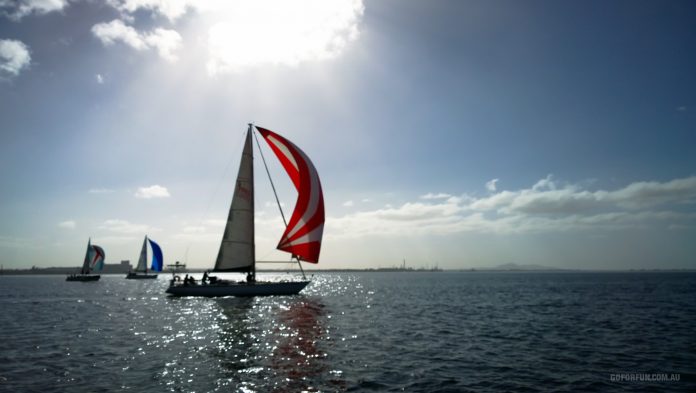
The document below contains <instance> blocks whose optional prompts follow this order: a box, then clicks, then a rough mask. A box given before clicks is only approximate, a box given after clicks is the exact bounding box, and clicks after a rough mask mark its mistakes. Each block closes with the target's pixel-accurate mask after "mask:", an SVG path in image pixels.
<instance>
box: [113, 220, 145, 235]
mask: <svg viewBox="0 0 696 393" xmlns="http://www.w3.org/2000/svg"><path fill="white" fill-rule="evenodd" d="M99 229H103V230H106V231H109V232H115V233H122V234H136V233H137V234H146V233H148V232H152V231H156V229H155V228H152V227H150V226H148V225H145V224H133V223H131V222H128V221H126V220H119V219H111V220H106V221H104V223H103V224H101V225H100V226H99Z"/></svg>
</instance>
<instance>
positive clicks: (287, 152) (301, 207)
mask: <svg viewBox="0 0 696 393" xmlns="http://www.w3.org/2000/svg"><path fill="white" fill-rule="evenodd" d="M253 128H254V126H253V125H251V124H249V129H248V131H247V134H246V140H245V143H244V150H243V151H242V159H241V163H240V166H239V173H238V175H237V182H236V186H235V190H234V195H233V197H232V205H231V206H230V212H229V215H228V218H227V224H226V226H225V232H224V233H223V236H222V241H221V243H220V250H219V252H218V256H217V260H216V262H215V267H214V268H213V270H212V272H218V273H228V272H239V273H246V280H242V281H232V280H222V279H219V278H218V277H215V276H208V272H206V273H205V274H204V275H203V279H202V280H200V281H197V280H194V279H193V278H189V277H188V275H187V277H186V279H184V280H183V281H182V280H181V278H180V277H179V276H177V275H175V276H174V278H173V279H172V280H171V282H170V286H169V288H168V289H167V293H169V294H171V295H174V296H208V297H213V296H269V295H294V294H297V293H299V292H300V291H301V290H302V289H304V288H305V287H306V286H307V284H309V280H307V279H306V278H305V277H304V271H302V276H303V279H302V280H298V281H279V282H261V281H257V280H256V263H257V262H256V259H255V254H256V249H255V248H256V247H255V242H254V166H253V148H252V134H253V133H254V131H253ZM255 128H256V129H257V130H258V132H259V133H260V134H261V136H262V137H263V138H264V139H265V140H266V142H268V144H269V146H270V147H271V150H273V152H274V153H275V154H276V156H277V157H278V159H279V161H280V162H281V164H282V165H283V167H284V168H285V171H286V172H287V173H288V175H289V177H290V179H291V180H292V182H293V184H294V185H295V188H296V189H297V192H298V197H297V202H296V204H295V210H294V212H293V213H292V216H291V218H290V221H289V222H286V228H285V232H284V234H283V236H282V237H281V240H280V242H279V243H278V247H277V248H278V249H279V250H281V251H285V252H288V253H290V254H291V255H292V258H293V259H294V260H295V261H297V263H298V266H299V267H300V269H302V265H301V262H310V263H318V262H319V252H320V250H321V238H322V235H323V232H324V196H323V193H322V190H321V183H320V181H319V175H318V174H317V171H316V169H315V168H314V165H313V164H312V162H311V161H310V160H309V158H308V157H307V155H305V153H304V152H303V151H302V150H300V149H299V148H298V147H297V146H295V145H294V144H293V143H292V142H290V141H288V140H287V139H285V138H283V137H282V136H280V135H278V134H276V133H274V132H272V131H269V130H267V129H264V128H261V127H255ZM257 142H258V139H257ZM260 148H261V146H259V149H260ZM261 157H262V159H263V153H262V154H261ZM264 165H265V160H264ZM266 170H267V171H268V168H266ZM269 178H270V176H269ZM271 185H273V183H272V182H271ZM273 189H274V192H275V187H273ZM277 200H278V197H277V195H276V201H277ZM278 207H279V208H280V203H279V204H278ZM281 215H282V209H281ZM283 221H285V216H283Z"/></svg>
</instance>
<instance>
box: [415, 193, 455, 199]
mask: <svg viewBox="0 0 696 393" xmlns="http://www.w3.org/2000/svg"><path fill="white" fill-rule="evenodd" d="M451 197H452V195H450V194H445V193H442V192H441V193H438V194H433V193H432V192H429V193H427V194H425V195H421V196H420V198H421V199H447V198H451Z"/></svg>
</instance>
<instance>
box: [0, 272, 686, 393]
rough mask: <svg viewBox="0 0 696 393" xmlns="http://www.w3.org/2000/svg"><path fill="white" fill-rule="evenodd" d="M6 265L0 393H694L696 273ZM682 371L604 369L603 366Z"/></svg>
mask: <svg viewBox="0 0 696 393" xmlns="http://www.w3.org/2000/svg"><path fill="white" fill-rule="evenodd" d="M166 278H167V277H166V276H162V277H160V280H156V281H149V280H144V281H135V280H125V279H123V277H122V276H103V277H102V279H101V281H99V282H96V283H78V282H65V281H64V279H65V278H64V277H63V276H37V277H32V276H29V277H18V276H1V277H0V391H8V392H15V391H21V392H26V391H36V392H63V391H70V392H110V391H120V390H131V391H138V392H139V391H152V392H161V391H185V392H208V391H224V392H227V391H242V392H268V391H278V392H285V391H288V392H295V391H302V390H307V391H408V392H418V391H422V392H433V391H441V392H448V391H449V392H459V391H491V392H497V391H530V392H533V391H549V390H554V391H584V392H592V391H595V392H602V391H627V392H635V391H645V392H649V391H677V392H679V391H682V392H687V391H694V390H696V383H695V381H694V374H695V373H696V301H695V299H696V274H692V273H689V274H685V273H448V272H439V273H398V272H397V273H357V274H354V273H350V274H349V273H344V274H333V273H332V274H317V275H316V276H315V279H314V281H313V283H312V284H310V286H309V287H308V288H307V289H305V291H303V294H302V295H299V296H291V297H265V298H251V299H243V298H224V299H202V298H169V297H167V296H165V294H164V290H165V288H166V285H167V281H166ZM657 373H660V374H662V373H664V374H668V375H670V376H671V374H679V378H680V379H679V381H645V380H642V381H640V380H638V381H625V380H624V381H612V377H611V376H612V374H614V375H617V374H632V375H645V374H650V375H653V374H657Z"/></svg>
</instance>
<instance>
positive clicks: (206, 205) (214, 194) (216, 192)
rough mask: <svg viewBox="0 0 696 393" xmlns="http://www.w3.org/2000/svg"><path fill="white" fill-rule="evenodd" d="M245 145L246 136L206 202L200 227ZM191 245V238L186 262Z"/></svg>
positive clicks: (187, 247) (199, 223) (187, 248)
mask: <svg viewBox="0 0 696 393" xmlns="http://www.w3.org/2000/svg"><path fill="white" fill-rule="evenodd" d="M243 145H244V138H242V142H241V143H240V144H239V145H238V146H237V150H236V151H237V152H239V154H236V153H235V154H232V155H230V159H229V160H228V161H227V165H225V169H223V171H222V175H221V176H220V177H219V179H218V181H217V184H216V185H215V189H214V190H213V193H212V194H210V196H209V197H208V202H207V203H206V204H205V210H204V211H203V213H202V214H201V215H200V217H199V218H198V222H197V224H196V226H198V227H200V226H201V224H202V223H203V220H204V219H205V217H206V216H207V215H208V212H209V211H210V206H211V205H212V202H213V199H214V198H215V196H216V195H217V194H218V192H219V191H220V187H221V186H222V182H223V180H225V179H227V178H228V176H226V175H227V173H228V172H229V170H230V167H231V166H232V163H233V162H234V161H235V159H237V158H238V157H239V156H241V152H242V150H243ZM225 218H226V217H225ZM223 231H224V229H223ZM190 247H191V240H189V242H188V245H187V246H186V258H185V260H184V263H186V262H187V260H188V251H189V248H190Z"/></svg>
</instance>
